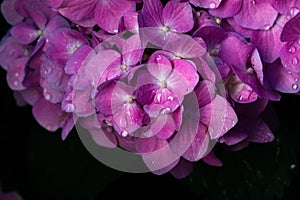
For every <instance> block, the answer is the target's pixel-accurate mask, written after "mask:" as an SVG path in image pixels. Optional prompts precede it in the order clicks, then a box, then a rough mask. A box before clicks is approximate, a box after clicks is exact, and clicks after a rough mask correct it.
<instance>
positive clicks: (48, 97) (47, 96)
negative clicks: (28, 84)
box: [44, 93, 51, 101]
mask: <svg viewBox="0 0 300 200" xmlns="http://www.w3.org/2000/svg"><path fill="white" fill-rule="evenodd" d="M44 97H45V99H46V100H47V101H49V100H50V99H51V94H49V93H45V94H44Z"/></svg>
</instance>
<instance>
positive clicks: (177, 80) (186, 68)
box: [167, 59, 199, 97]
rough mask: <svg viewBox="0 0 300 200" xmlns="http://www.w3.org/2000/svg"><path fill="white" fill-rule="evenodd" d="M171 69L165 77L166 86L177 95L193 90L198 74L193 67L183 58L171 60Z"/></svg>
mask: <svg viewBox="0 0 300 200" xmlns="http://www.w3.org/2000/svg"><path fill="white" fill-rule="evenodd" d="M173 65H174V66H173V67H174V69H173V71H172V73H171V75H170V76H169V77H168V79H167V85H168V86H167V87H168V88H171V90H172V91H173V92H174V94H176V95H177V96H178V97H181V96H183V95H186V94H188V93H190V92H191V91H193V89H194V88H195V86H196V85H197V83H198V81H199V75H198V73H197V70H196V69H195V67H194V66H193V65H192V64H191V63H190V62H188V61H186V60H183V59H176V60H173Z"/></svg>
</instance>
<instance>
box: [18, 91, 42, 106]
mask: <svg viewBox="0 0 300 200" xmlns="http://www.w3.org/2000/svg"><path fill="white" fill-rule="evenodd" d="M19 93H20V95H21V96H22V98H23V99H24V101H26V103H28V104H29V105H31V106H33V105H34V104H35V102H36V101H38V100H39V99H40V98H41V97H42V91H41V88H40V87H35V88H27V89H25V90H22V91H19Z"/></svg>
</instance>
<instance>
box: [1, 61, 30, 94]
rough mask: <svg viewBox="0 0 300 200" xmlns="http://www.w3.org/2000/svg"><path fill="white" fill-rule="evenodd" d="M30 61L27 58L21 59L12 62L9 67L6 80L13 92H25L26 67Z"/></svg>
mask: <svg viewBox="0 0 300 200" xmlns="http://www.w3.org/2000/svg"><path fill="white" fill-rule="evenodd" d="M27 61H28V58H27V57H21V58H18V59H15V60H13V61H12V65H11V66H9V67H8V69H7V74H6V80H7V83H8V86H9V87H10V88H11V89H12V90H24V89H25V86H24V85H23V80H24V78H25V66H26V63H27Z"/></svg>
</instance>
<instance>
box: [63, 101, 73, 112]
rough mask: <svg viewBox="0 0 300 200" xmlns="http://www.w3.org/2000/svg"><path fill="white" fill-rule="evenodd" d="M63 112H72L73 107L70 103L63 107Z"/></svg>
mask: <svg viewBox="0 0 300 200" xmlns="http://www.w3.org/2000/svg"><path fill="white" fill-rule="evenodd" d="M64 110H65V111H66V112H74V110H75V106H74V104H72V103H68V104H66V105H65V107H64Z"/></svg>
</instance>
